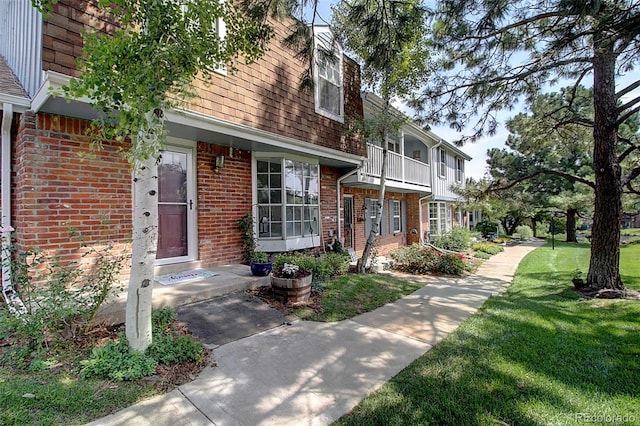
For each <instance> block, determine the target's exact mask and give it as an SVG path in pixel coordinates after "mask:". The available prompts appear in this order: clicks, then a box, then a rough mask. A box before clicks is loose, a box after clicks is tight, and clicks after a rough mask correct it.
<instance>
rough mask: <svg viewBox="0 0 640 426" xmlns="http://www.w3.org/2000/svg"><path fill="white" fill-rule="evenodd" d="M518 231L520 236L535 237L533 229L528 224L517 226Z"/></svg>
mask: <svg viewBox="0 0 640 426" xmlns="http://www.w3.org/2000/svg"><path fill="white" fill-rule="evenodd" d="M516 233H517V234H518V235H519V236H520V238H533V230H532V229H531V227H530V226H528V225H520V226H518V227H516Z"/></svg>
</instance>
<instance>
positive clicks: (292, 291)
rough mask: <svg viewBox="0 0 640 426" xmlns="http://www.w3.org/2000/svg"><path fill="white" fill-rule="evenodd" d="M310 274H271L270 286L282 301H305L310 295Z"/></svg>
mask: <svg viewBox="0 0 640 426" xmlns="http://www.w3.org/2000/svg"><path fill="white" fill-rule="evenodd" d="M311 280H312V276H311V275H307V276H306V277H302V278H278V277H274V276H271V288H272V289H273V294H274V296H275V297H276V298H278V299H280V300H281V301H282V302H283V303H289V302H291V303H296V302H305V301H307V300H309V296H310V295H311Z"/></svg>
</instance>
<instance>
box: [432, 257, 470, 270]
mask: <svg viewBox="0 0 640 426" xmlns="http://www.w3.org/2000/svg"><path fill="white" fill-rule="evenodd" d="M435 266H436V271H437V272H440V273H442V274H447V275H461V274H462V273H463V272H464V270H465V269H466V267H467V265H466V264H465V263H464V260H462V258H461V257H460V256H458V255H457V254H453V253H445V254H443V255H441V256H440V257H438V260H437V262H436V265H435Z"/></svg>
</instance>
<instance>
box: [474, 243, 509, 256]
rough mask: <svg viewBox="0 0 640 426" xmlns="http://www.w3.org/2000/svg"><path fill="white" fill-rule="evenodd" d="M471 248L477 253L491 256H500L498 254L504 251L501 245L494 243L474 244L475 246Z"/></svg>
mask: <svg viewBox="0 0 640 426" xmlns="http://www.w3.org/2000/svg"><path fill="white" fill-rule="evenodd" d="M471 248H472V249H473V250H475V251H479V252H483V253H487V254H490V255H494V254H498V253H500V252H503V251H504V248H502V247H500V246H499V245H497V244H494V243H479V244H474V245H472V246H471Z"/></svg>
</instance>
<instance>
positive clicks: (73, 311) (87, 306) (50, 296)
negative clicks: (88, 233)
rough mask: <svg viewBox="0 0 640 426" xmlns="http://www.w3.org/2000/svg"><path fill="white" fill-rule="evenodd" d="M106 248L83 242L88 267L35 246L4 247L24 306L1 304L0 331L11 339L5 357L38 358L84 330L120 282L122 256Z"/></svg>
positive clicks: (19, 360) (15, 361) (14, 359)
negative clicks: (23, 248)
mask: <svg viewBox="0 0 640 426" xmlns="http://www.w3.org/2000/svg"><path fill="white" fill-rule="evenodd" d="M71 237H72V238H73V237H77V236H75V235H72V236H71ZM81 247H84V248H86V245H85V244H81ZM111 251H112V247H111V246H109V245H105V246H104V247H103V248H100V249H93V248H91V249H89V248H86V250H85V251H84V254H83V258H88V257H91V256H93V257H94V259H93V262H92V265H91V266H92V267H91V269H90V270H87V269H85V268H83V267H82V265H81V264H80V261H74V262H69V263H63V262H62V261H61V259H60V257H58V256H47V255H46V254H45V253H44V252H42V251H40V250H28V251H25V252H21V253H17V252H16V251H15V248H14V247H13V246H10V247H9V255H10V256H11V257H12V262H11V273H12V279H13V286H14V288H15V289H17V290H18V295H19V297H20V300H21V301H22V302H23V304H24V312H23V313H21V314H20V315H19V317H18V316H17V315H15V314H13V313H12V312H10V311H9V309H2V310H0V335H5V336H7V337H11V339H12V345H11V348H10V349H9V350H8V351H7V352H6V353H5V357H4V358H5V362H8V363H10V364H13V365H15V366H18V367H22V366H24V363H25V362H26V361H27V360H28V359H31V361H32V362H36V363H37V362H38V361H39V358H40V357H42V356H45V354H46V352H47V351H50V350H52V349H57V348H58V347H62V346H66V342H67V341H69V340H71V339H75V338H76V337H77V336H78V335H81V334H82V333H84V332H85V331H86V330H87V328H88V326H89V324H90V322H91V321H92V319H93V318H94V316H95V314H96V312H97V310H98V308H99V307H100V306H101V305H102V304H103V303H104V302H105V300H106V299H107V297H108V295H109V294H110V292H111V291H113V290H114V289H117V288H119V287H118V286H117V285H116V283H117V278H118V274H119V273H120V270H121V268H122V263H123V260H124V258H123V256H115V255H113V254H112V253H111Z"/></svg>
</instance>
